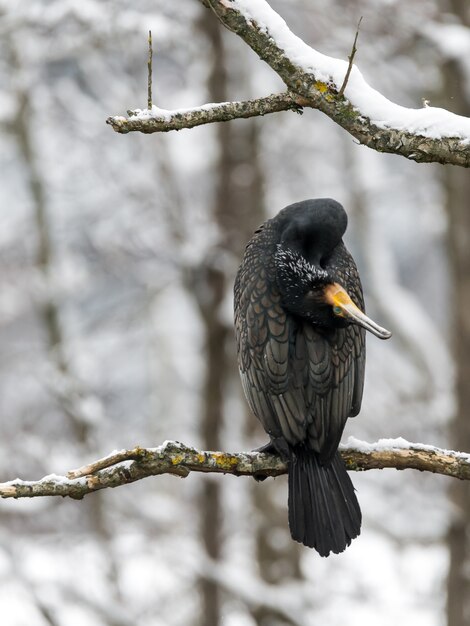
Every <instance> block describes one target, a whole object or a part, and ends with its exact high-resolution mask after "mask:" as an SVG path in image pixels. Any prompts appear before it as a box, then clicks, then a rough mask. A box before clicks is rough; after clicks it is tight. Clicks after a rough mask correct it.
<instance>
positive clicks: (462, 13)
mask: <svg viewBox="0 0 470 626" xmlns="http://www.w3.org/2000/svg"><path fill="white" fill-rule="evenodd" d="M450 5H451V8H452V9H453V11H454V13H455V14H456V16H457V17H458V18H459V19H460V20H461V22H462V24H464V25H466V26H467V27H468V26H470V16H469V11H468V2H466V0H451V2H450ZM462 62H463V61H462ZM442 75H443V77H444V80H445V84H444V91H445V94H447V95H448V96H450V97H451V98H452V99H451V106H452V109H453V111H454V112H455V113H458V114H460V115H466V116H468V115H470V101H469V99H468V94H466V91H465V90H466V75H465V72H464V71H463V68H462V67H461V65H460V63H459V62H458V61H456V60H452V61H449V62H447V63H446V64H445V65H444V67H443V68H442ZM444 182H445V187H446V190H447V211H448V216H449V229H448V245H449V251H450V263H451V265H450V267H451V272H452V282H453V297H452V299H451V302H450V303H449V312H450V313H451V314H452V315H453V316H454V324H453V342H454V355H455V361H456V370H457V380H456V395H457V412H456V415H455V417H454V419H453V421H452V423H451V426H450V433H449V434H450V445H451V446H458V447H459V449H460V450H470V420H469V419H468V413H469V411H470V385H469V384H468V383H469V380H470V318H469V311H470V212H469V198H470V175H469V173H468V172H466V171H465V170H461V169H460V168H457V167H452V166H447V167H446V168H445V169H444ZM449 493H450V498H451V501H452V504H453V515H452V519H451V522H450V525H449V529H448V534H447V544H448V547H449V556H450V562H449V573H448V579H447V624H448V626H470V488H469V487H468V485H466V484H465V483H462V482H460V481H455V482H454V481H453V482H452V484H451V485H450V492H449Z"/></svg>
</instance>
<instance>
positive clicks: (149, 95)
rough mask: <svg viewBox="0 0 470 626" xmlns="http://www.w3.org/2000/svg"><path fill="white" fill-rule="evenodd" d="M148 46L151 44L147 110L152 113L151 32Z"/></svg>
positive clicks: (150, 48)
mask: <svg viewBox="0 0 470 626" xmlns="http://www.w3.org/2000/svg"><path fill="white" fill-rule="evenodd" d="M148 44H149V56H148V61H147V108H148V110H149V111H151V110H152V57H153V50H152V31H151V30H149V38H148Z"/></svg>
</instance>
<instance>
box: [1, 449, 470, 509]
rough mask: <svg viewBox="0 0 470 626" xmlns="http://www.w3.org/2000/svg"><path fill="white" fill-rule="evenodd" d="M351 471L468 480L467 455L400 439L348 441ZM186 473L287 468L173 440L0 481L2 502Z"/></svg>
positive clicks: (266, 472) (271, 472) (76, 494)
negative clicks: (59, 471) (60, 471)
mask: <svg viewBox="0 0 470 626" xmlns="http://www.w3.org/2000/svg"><path fill="white" fill-rule="evenodd" d="M340 452H341V455H342V457H343V459H344V461H345V463H346V466H347V468H348V469H349V470H355V471H364V470H370V469H383V468H387V467H388V468H395V469H399V470H402V469H417V470H420V471H427V472H433V473H435V474H443V475H445V476H452V477H455V478H460V479H461V480H470V454H466V453H462V452H454V451H452V450H443V449H440V448H435V447H434V446H427V445H423V444H414V443H409V442H408V441H406V440H404V439H381V440H379V441H378V442H377V443H373V444H368V443H365V442H363V441H358V440H356V439H354V438H352V437H350V438H349V440H348V442H347V444H346V445H345V446H341V448H340ZM190 472H212V473H222V474H232V475H234V476H252V477H254V478H257V479H260V478H267V477H268V476H280V475H281V474H285V473H286V472H287V466H286V464H285V463H284V462H283V461H282V460H281V459H280V458H279V457H278V456H276V455H273V454H266V453H264V452H258V451H254V452H237V453H229V452H205V451H200V450H196V449H195V448H190V447H188V446H185V445H183V444H181V443H178V442H175V441H166V442H165V443H164V444H162V445H161V446H159V447H157V448H140V447H136V448H133V449H131V450H121V451H118V452H113V453H111V454H110V455H108V456H106V457H104V458H102V459H99V460H98V461H94V462H93V463H90V464H89V465H85V466H83V467H81V468H79V469H77V470H71V471H70V472H68V474H67V476H58V475H56V474H50V475H49V476H45V477H44V478H42V479H40V480H37V481H27V480H21V479H19V478H17V479H15V480H11V481H9V482H6V483H0V496H1V497H2V498H34V497H38V496H63V497H65V496H69V497H70V498H74V499H77V500H80V499H81V498H83V497H84V496H85V495H87V494H88V493H92V492H93V491H98V490H100V489H106V488H108V487H119V486H121V485H127V484H129V483H133V482H135V481H137V480H141V479H143V478H147V477H149V476H158V475H160V474H174V475H176V476H182V477H185V476H187V475H188V474H189V473H190Z"/></svg>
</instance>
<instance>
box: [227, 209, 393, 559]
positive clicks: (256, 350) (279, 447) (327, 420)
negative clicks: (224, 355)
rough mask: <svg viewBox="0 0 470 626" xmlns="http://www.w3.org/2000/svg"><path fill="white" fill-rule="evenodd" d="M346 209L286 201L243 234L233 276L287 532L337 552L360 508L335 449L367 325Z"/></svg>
mask: <svg viewBox="0 0 470 626" xmlns="http://www.w3.org/2000/svg"><path fill="white" fill-rule="evenodd" d="M346 226H347V215H346V212H345V211H344V209H343V207H342V206H341V205H340V204H339V203H338V202H336V201H335V200H331V199H329V198H320V199H317V200H305V201H303V202H298V203H296V204H291V205H290V206H288V207H286V208H285V209H283V210H282V211H280V213H278V215H277V216H276V217H274V218H272V219H270V220H268V221H267V222H265V223H264V224H263V225H262V226H261V227H260V228H259V229H258V230H257V231H256V232H255V234H254V236H253V238H252V239H251V241H250V242H249V243H248V245H247V247H246V251H245V255H244V258H243V262H242V264H241V266H240V268H239V270H238V273H237V278H236V281H235V332H236V337H237V344H238V364H239V369H240V374H241V379H242V383H243V388H244V391H245V394H246V397H247V399H248V402H249V404H250V407H251V410H252V411H253V413H254V414H255V415H256V417H257V418H258V419H259V420H260V422H261V424H262V425H263V427H264V429H265V430H266V432H267V433H268V435H269V437H270V443H269V444H268V446H266V447H265V449H274V450H275V451H276V452H277V453H279V454H280V455H281V456H282V457H283V458H284V459H286V460H287V462H288V471H289V502H288V505H289V526H290V531H291V534H292V537H293V539H295V540H296V541H299V542H300V543H303V544H304V545H306V546H309V547H312V548H315V550H317V552H319V554H320V555H322V556H328V555H329V554H330V552H334V553H339V552H342V551H343V550H344V549H345V548H346V547H347V546H348V545H349V544H350V543H351V540H352V539H354V538H355V537H357V536H358V535H359V533H360V528H361V510H360V508H359V504H358V501H357V498H356V495H355V493H354V487H353V484H352V482H351V480H350V478H349V476H348V474H347V472H346V468H345V466H344V463H343V461H342V459H341V456H340V454H339V452H338V446H339V442H340V439H341V435H342V433H343V429H344V426H345V423H346V420H347V418H348V417H354V416H355V415H357V414H358V413H359V410H360V408H361V400H362V389H363V385H364V366H365V331H366V330H368V331H370V332H372V333H373V334H374V335H376V336H377V337H379V338H380V339H388V338H389V337H390V336H391V333H390V332H389V331H387V330H385V329H384V328H381V327H380V326H378V324H376V323H375V322H374V321H372V320H371V319H370V318H369V317H367V316H366V315H365V313H364V300H363V295H362V287H361V281H360V278H359V274H358V271H357V268H356V264H355V263H354V260H353V258H352V256H351V255H350V254H349V252H348V250H347V249H346V247H345V245H344V243H343V241H342V237H343V235H344V232H345V231H346Z"/></svg>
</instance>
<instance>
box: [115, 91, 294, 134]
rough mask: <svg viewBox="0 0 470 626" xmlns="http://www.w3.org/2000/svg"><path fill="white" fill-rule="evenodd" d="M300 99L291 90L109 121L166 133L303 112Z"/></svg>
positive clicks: (122, 128)
mask: <svg viewBox="0 0 470 626" xmlns="http://www.w3.org/2000/svg"><path fill="white" fill-rule="evenodd" d="M301 102H302V101H301V99H300V98H299V97H296V96H295V95H294V94H291V93H289V92H285V93H280V94H272V95H270V96H266V97H265V98H258V99H257V100H245V101H242V102H221V103H214V104H205V105H203V106H201V107H195V108H193V109H176V110H175V111H167V110H166V109H159V108H158V107H156V106H153V107H152V109H151V110H148V109H144V110H140V109H136V110H135V111H128V114H129V117H122V116H119V115H117V116H114V117H108V119H107V120H106V124H110V125H111V126H112V127H113V129H114V130H115V131H116V132H118V133H129V132H132V131H138V132H141V133H166V132H168V131H170V130H182V129H183V128H194V126H201V125H202V124H211V123H213V122H228V121H229V120H233V119H237V118H247V117H256V116H258V115H267V114H268V113H278V112H279V111H296V112H297V113H302V104H301Z"/></svg>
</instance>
